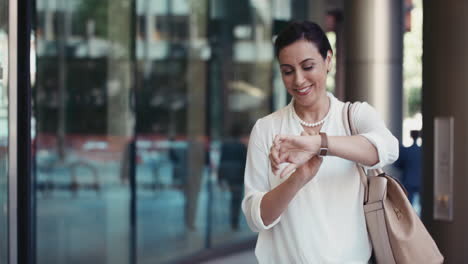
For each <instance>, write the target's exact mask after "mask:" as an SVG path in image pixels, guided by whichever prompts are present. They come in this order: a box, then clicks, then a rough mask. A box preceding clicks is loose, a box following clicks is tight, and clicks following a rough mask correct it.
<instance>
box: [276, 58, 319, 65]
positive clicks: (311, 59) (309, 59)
mask: <svg viewBox="0 0 468 264" xmlns="http://www.w3.org/2000/svg"><path fill="white" fill-rule="evenodd" d="M306 61H314V59H313V58H306V59H303V60H302V61H301V62H299V64H303V63H304V62H306ZM283 66H286V67H293V66H292V65H290V64H281V65H280V67H283Z"/></svg>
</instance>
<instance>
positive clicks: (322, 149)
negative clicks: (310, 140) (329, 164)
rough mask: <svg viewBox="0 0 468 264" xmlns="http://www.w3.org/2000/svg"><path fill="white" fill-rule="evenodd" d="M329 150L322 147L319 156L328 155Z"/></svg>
mask: <svg viewBox="0 0 468 264" xmlns="http://www.w3.org/2000/svg"><path fill="white" fill-rule="evenodd" d="M327 152H328V149H327V148H320V151H319V156H320V157H323V156H326V155H327Z"/></svg>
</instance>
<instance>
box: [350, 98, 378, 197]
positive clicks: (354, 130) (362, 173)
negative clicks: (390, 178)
mask: <svg viewBox="0 0 468 264" xmlns="http://www.w3.org/2000/svg"><path fill="white" fill-rule="evenodd" d="M360 104H361V103H360V102H355V103H351V102H346V103H345V107H344V108H343V121H344V125H345V129H346V133H347V134H348V135H350V136H352V135H357V134H359V133H358V131H357V128H356V126H355V125H354V122H353V113H354V112H355V110H356V108H357V107H358V106H359V105H360ZM356 166H357V167H358V171H359V176H360V178H361V183H362V185H363V186H364V204H366V203H367V202H368V201H369V181H368V179H367V175H366V171H365V169H364V167H362V166H361V165H359V164H358V163H356ZM368 173H369V175H372V176H377V175H380V174H383V173H384V172H383V171H382V170H381V169H374V170H369V172H368Z"/></svg>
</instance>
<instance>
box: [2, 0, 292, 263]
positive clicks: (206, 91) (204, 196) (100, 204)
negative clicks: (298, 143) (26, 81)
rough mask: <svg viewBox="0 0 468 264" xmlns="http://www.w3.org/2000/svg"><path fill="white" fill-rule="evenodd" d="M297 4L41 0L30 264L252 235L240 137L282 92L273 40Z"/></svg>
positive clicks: (164, 252)
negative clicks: (243, 204) (244, 207)
mask: <svg viewBox="0 0 468 264" xmlns="http://www.w3.org/2000/svg"><path fill="white" fill-rule="evenodd" d="M0 1H2V0H0ZM273 2H274V3H275V4H273ZM292 2H294V3H296V2H298V1H284V2H281V3H280V1H278V0H275V1H261V0H239V1H212V0H171V1H169V0H160V1H155V0H135V2H131V1H129V0H100V1H94V0H74V1H56V0H38V1H37V3H36V13H37V15H36V18H37V21H36V23H37V25H36V38H35V39H36V45H35V47H36V50H35V51H34V53H35V54H37V69H36V72H37V73H36V79H35V80H36V81H35V84H34V87H33V93H34V98H33V105H34V109H33V111H34V117H33V121H35V126H36V127H35V129H36V130H35V136H34V143H35V145H34V147H35V151H34V159H35V164H36V167H35V176H36V182H37V193H36V199H37V220H36V223H37V234H36V238H37V242H36V244H37V247H38V248H37V261H38V263H48V264H49V263H129V262H130V259H131V257H130V256H131V253H136V260H137V262H138V263H161V262H163V263H164V262H171V261H175V260H177V259H181V258H184V257H187V256H190V255H192V254H195V253H199V252H201V251H203V250H205V249H207V248H214V247H220V246H228V245H230V244H232V243H236V242H242V241H246V240H249V239H253V238H254V237H255V236H254V234H252V232H251V231H250V230H249V229H248V227H247V225H246V222H245V219H244V217H243V215H242V213H241V212H240V201H241V199H242V195H243V193H242V192H243V188H242V185H243V183H242V181H243V167H244V164H245V151H246V144H247V142H248V134H249V132H250V130H251V128H252V126H253V124H254V123H255V121H256V120H257V119H258V118H259V117H261V116H264V115H266V114H268V113H270V112H271V111H272V109H273V102H275V103H274V106H275V107H280V106H281V104H284V103H285V102H286V100H285V96H284V95H285V94H286V91H285V90H284V89H283V88H282V87H281V85H278V84H275V85H274V84H273V82H274V80H277V79H278V76H277V75H275V73H274V70H273V65H274V57H273V47H272V42H271V40H272V38H273V35H274V32H276V31H277V30H279V28H278V25H284V23H285V22H284V21H285V20H287V19H289V18H290V17H293V16H294V12H295V11H294V10H293V6H292ZM132 8H134V9H135V10H133V9H132ZM272 9H275V11H274V12H272ZM116 14H118V15H116ZM132 27H134V28H132ZM275 82H276V81H275ZM272 87H274V88H272ZM278 98H280V99H278ZM133 146H135V149H134V148H133ZM134 165H135V166H134ZM132 175H136V198H137V199H136V208H133V207H132V206H131V202H133V201H134V200H131V197H132V196H131V194H132V192H131V186H132V183H133V181H132V179H133V177H132ZM133 209H135V210H134V211H132V210H133ZM133 213H135V214H136V225H135V226H136V229H133V228H134V226H132V225H131V223H132V222H131V219H135V218H132V217H133V216H134V215H133ZM133 232H135V233H133ZM134 235H136V241H135V242H136V245H135V246H136V247H135V248H136V252H132V251H131V249H132V248H133V246H134V245H132V242H133V240H132V238H133V237H134Z"/></svg>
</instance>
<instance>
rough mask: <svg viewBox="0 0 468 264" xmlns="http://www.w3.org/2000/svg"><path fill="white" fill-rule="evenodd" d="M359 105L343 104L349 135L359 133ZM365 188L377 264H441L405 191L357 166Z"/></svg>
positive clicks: (387, 178) (376, 172) (377, 173)
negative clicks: (356, 115) (356, 121)
mask: <svg viewBox="0 0 468 264" xmlns="http://www.w3.org/2000/svg"><path fill="white" fill-rule="evenodd" d="M358 104H359V103H354V104H351V103H349V102H348V103H346V105H345V108H344V111H343V115H344V118H343V119H344V120H346V121H345V122H344V123H345V127H346V129H347V131H348V134H349V135H356V134H358V131H356V128H355V127H354V126H353V122H352V120H353V119H352V116H351V115H352V113H353V110H354V107H357V105H358ZM358 169H359V173H360V174H361V181H362V184H363V185H364V190H365V191H364V213H365V217H366V224H367V230H368V233H369V238H370V240H371V243H372V247H373V254H374V257H375V260H376V261H377V263H378V264H393V263H398V264H406V263H408V264H414V263H424V264H430V263H437V264H439V263H443V261H444V257H443V256H442V254H441V253H440V251H439V249H438V248H437V245H436V243H435V242H434V240H433V239H432V237H431V235H430V234H429V232H428V231H427V230H426V228H425V227H424V225H423V223H422V222H421V220H420V219H419V217H418V215H417V214H416V212H415V211H414V209H413V207H412V206H411V203H410V202H409V200H408V198H407V193H406V190H405V188H404V187H403V186H402V185H401V184H400V182H398V181H397V180H395V179H394V178H392V177H390V176H388V175H386V174H385V172H383V171H382V170H370V173H369V176H366V174H365V171H364V168H362V167H361V166H358Z"/></svg>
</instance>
